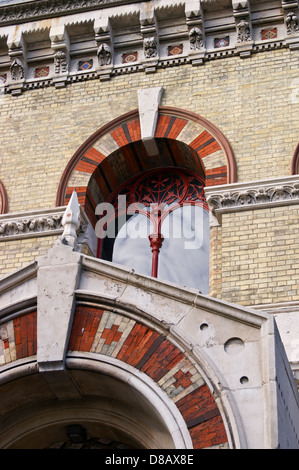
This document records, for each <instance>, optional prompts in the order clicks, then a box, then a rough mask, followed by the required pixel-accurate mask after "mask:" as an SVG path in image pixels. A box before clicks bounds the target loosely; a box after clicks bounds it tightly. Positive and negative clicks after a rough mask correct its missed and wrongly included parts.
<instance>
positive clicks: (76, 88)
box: [0, 49, 299, 212]
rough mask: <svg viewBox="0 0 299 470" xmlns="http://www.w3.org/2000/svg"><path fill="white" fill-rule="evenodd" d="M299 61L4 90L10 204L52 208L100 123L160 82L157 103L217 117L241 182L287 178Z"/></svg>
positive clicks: (268, 59)
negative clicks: (160, 95)
mask: <svg viewBox="0 0 299 470" xmlns="http://www.w3.org/2000/svg"><path fill="white" fill-rule="evenodd" d="M298 65H299V51H294V52H291V51H290V50H289V49H283V50H277V51H271V52H264V53H258V54H255V55H253V56H252V57H251V58H249V59H245V60H242V59H240V58H239V57H234V58H226V59H221V60H214V61H210V62H207V63H206V64H205V65H204V66H202V67H201V66H199V67H192V66H191V65H182V66H176V67H169V68H165V69H159V70H158V72H157V73H155V74H148V75H147V74H145V73H142V72H140V73H131V74H127V75H120V76H116V77H113V78H112V79H111V80H110V81H107V82H100V81H98V80H90V81H86V82H80V83H74V84H72V85H69V86H68V87H67V88H65V89H55V88H53V87H49V88H44V89H37V90H31V91H27V92H24V93H23V94H22V95H21V96H19V97H12V96H10V95H4V96H3V95H2V96H1V97H0V98H1V112H0V126H1V134H0V143H1V146H0V148H1V153H0V168H1V171H0V179H1V180H2V182H3V183H4V185H5V187H6V189H7V192H8V198H9V211H10V212H18V211H25V210H29V209H39V208H43V207H53V206H54V205H55V199H56V192H57V188H58V184H59V181H60V178H61V175H62V173H63V170H64V168H65V166H66V165H67V163H68V161H69V160H70V158H71V157H72V155H73V154H74V153H75V151H76V150H77V149H78V147H79V146H80V145H81V144H82V143H83V142H84V141H85V140H86V139H87V138H88V137H89V136H90V135H91V134H92V133H93V132H94V131H96V130H97V129H98V128H100V127H101V126H102V125H103V124H105V123H107V122H109V121H110V120H112V119H114V118H115V117H117V116H119V115H121V114H124V113H126V112H128V111H130V110H132V109H136V108H137V90H138V89H139V88H145V87H153V86H162V87H163V88H164V90H165V92H164V95H163V100H162V104H163V105H168V106H175V107H179V108H183V109H187V110H190V111H193V112H195V113H198V114H200V115H202V116H204V117H205V118H207V119H208V120H210V121H211V122H212V123H214V124H215V125H216V126H217V127H218V128H219V129H220V130H221V131H222V132H223V133H224V135H225V136H226V137H227V138H228V140H229V141H230V143H231V145H232V147H233V149H234V152H235V156H236V160H237V166H238V180H239V181H248V180H255V179H263V178H268V177H269V178H270V177H276V176H277V177H279V176H286V175H289V174H290V164H291V158H292V155H293V153H294V150H295V147H296V145H297V143H298V138H299V135H298V128H299V113H298V110H299V109H298V108H299V105H298V104H292V103H291V96H292V90H293V89H292V83H293V81H294V79H295V78H296V77H297V74H298ZM298 101H299V100H298Z"/></svg>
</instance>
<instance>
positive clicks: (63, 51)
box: [50, 25, 70, 88]
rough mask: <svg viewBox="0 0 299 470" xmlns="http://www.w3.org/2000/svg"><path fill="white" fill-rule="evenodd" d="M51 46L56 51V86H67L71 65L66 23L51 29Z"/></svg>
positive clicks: (54, 79) (54, 80)
mask: <svg viewBox="0 0 299 470" xmlns="http://www.w3.org/2000/svg"><path fill="white" fill-rule="evenodd" d="M50 40H51V47H52V49H53V51H54V73H55V75H54V78H53V82H54V85H55V87H56V88H61V87H64V86H66V83H67V77H68V73H69V66H70V40H69V36H68V33H67V31H66V29H65V26H64V25H60V26H55V27H52V28H51V30H50Z"/></svg>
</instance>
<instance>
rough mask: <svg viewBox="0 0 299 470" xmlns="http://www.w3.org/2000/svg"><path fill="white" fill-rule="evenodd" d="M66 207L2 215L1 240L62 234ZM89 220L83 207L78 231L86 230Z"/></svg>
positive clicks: (0, 219)
mask: <svg viewBox="0 0 299 470" xmlns="http://www.w3.org/2000/svg"><path fill="white" fill-rule="evenodd" d="M65 210H66V207H59V208H56V209H48V210H41V211H30V212H23V213H18V214H4V215H2V216H0V242H1V241H9V240H16V239H20V238H33V237H42V236H54V235H61V234H62V233H63V223H62V222H63V216H64V213H65ZM87 225H88V220H87V217H86V215H85V213H84V212H83V210H82V209H81V212H80V225H79V228H78V233H79V234H82V233H84V232H85V230H86V228H87Z"/></svg>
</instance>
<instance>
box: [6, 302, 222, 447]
mask: <svg viewBox="0 0 299 470" xmlns="http://www.w3.org/2000/svg"><path fill="white" fill-rule="evenodd" d="M68 351H69V352H86V353H90V352H91V353H93V354H95V355H97V354H98V355H99V356H100V355H104V356H106V357H109V358H114V359H117V360H119V361H121V362H123V363H125V364H128V365H130V366H131V367H134V368H135V369H136V370H138V371H140V372H142V373H144V374H146V375H147V376H148V377H149V378H150V379H152V380H153V381H154V382H155V383H156V384H157V386H158V387H160V388H161V389H162V390H163V391H164V392H165V393H166V394H167V395H168V397H169V399H170V400H172V401H173V403H174V404H175V405H176V407H177V409H178V410H179V412H180V413H181V415H182V417H183V419H184V421H185V423H186V426H187V428H188V430H189V433H190V436H191V440H192V443H193V447H194V449H204V448H210V447H213V446H223V445H226V446H228V437H227V433H226V430H225V426H224V422H223V419H222V416H221V413H220V411H219V408H218V406H217V403H216V401H215V399H214V396H213V394H212V393H211V391H210V388H209V387H208V385H207V383H206V382H205V380H204V378H203V376H202V375H201V373H200V371H199V369H198V368H197V367H195V365H194V360H192V362H191V360H190V359H189V358H188V356H187V354H186V353H185V352H183V351H182V350H180V349H179V348H178V346H177V344H175V343H172V341H171V338H170V337H169V335H168V336H167V338H166V335H165V336H163V335H162V334H161V332H158V331H157V330H155V329H154V327H151V326H150V325H148V324H144V323H143V322H142V319H140V320H136V319H133V318H130V317H128V316H125V315H123V314H122V313H117V312H111V311H108V310H104V309H103V308H98V307H96V306H87V305H77V307H76V310H75V313H74V319H73V324H72V330H71V335H70V340H69V345H68ZM36 354H37V312H36V311H33V312H31V313H27V314H24V315H21V316H20V317H17V318H15V319H13V320H10V321H8V322H7V323H4V324H3V325H2V331H1V335H0V359H1V357H4V364H8V363H13V362H14V361H16V360H20V359H24V358H27V357H32V356H35V355H36ZM1 355H2V356H1ZM4 364H3V363H1V364H0V365H4Z"/></svg>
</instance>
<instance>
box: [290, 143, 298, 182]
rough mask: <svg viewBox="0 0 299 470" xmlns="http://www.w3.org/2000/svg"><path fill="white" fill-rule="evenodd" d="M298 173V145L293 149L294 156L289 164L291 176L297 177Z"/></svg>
mask: <svg viewBox="0 0 299 470" xmlns="http://www.w3.org/2000/svg"><path fill="white" fill-rule="evenodd" d="M298 173H299V143H298V144H297V147H296V148H295V151H294V155H293V158H292V162H291V174H292V175H298Z"/></svg>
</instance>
